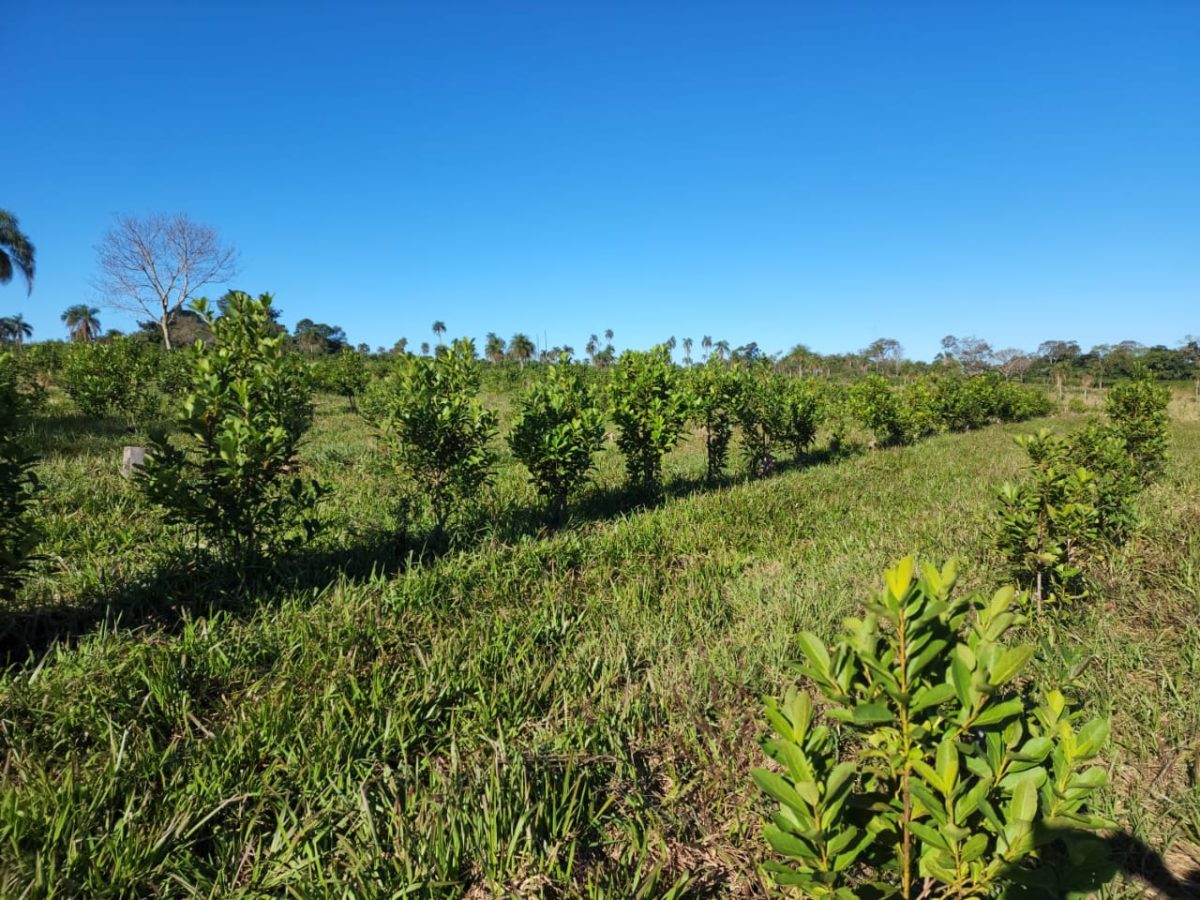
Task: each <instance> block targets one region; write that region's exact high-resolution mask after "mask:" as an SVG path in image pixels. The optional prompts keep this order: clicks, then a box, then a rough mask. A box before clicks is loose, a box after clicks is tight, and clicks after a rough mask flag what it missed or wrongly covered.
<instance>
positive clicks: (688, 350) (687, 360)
mask: <svg viewBox="0 0 1200 900" xmlns="http://www.w3.org/2000/svg"><path fill="white" fill-rule="evenodd" d="M683 363H684V365H687V366H690V365H691V364H692V339H691V338H689V337H685V338H684V339H683Z"/></svg>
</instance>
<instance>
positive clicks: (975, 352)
mask: <svg viewBox="0 0 1200 900" xmlns="http://www.w3.org/2000/svg"><path fill="white" fill-rule="evenodd" d="M942 351H943V358H942V361H943V362H950V361H955V362H957V363H958V365H959V366H960V367H961V368H962V370H963V372H965V373H966V374H968V375H975V374H978V373H979V372H982V371H984V370H985V369H987V368H988V366H990V365H991V363H992V357H993V351H992V345H991V344H989V343H988V342H987V341H985V340H983V339H982V338H977V337H975V336H973V335H972V336H969V337H961V338H960V337H955V336H954V335H952V334H948V335H946V336H945V337H944V338H942Z"/></svg>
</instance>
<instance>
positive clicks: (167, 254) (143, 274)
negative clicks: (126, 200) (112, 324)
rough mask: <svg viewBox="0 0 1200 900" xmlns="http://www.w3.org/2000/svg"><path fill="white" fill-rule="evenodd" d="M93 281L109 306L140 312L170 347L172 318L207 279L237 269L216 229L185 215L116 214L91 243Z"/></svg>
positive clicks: (219, 279)
mask: <svg viewBox="0 0 1200 900" xmlns="http://www.w3.org/2000/svg"><path fill="white" fill-rule="evenodd" d="M96 252H97V255H98V257H99V260H98V262H99V274H98V276H97V278H96V282H95V285H96V287H97V289H99V291H100V293H101V294H102V295H103V296H104V298H105V301H106V302H107V304H108V305H109V306H111V307H113V308H114V309H121V310H126V311H128V312H139V311H140V312H144V313H146V314H147V315H149V316H151V317H152V318H153V319H154V320H155V321H157V322H158V324H159V329H160V331H161V332H162V340H163V346H164V347H166V348H167V349H168V350H170V349H171V346H172V343H171V333H170V324H171V319H172V317H173V316H174V315H175V314H177V313H178V312H179V311H180V310H182V309H183V305H184V303H186V302H187V301H188V300H190V299H192V297H193V295H194V294H195V293H196V292H198V291H199V290H200V289H201V288H202V287H204V286H205V285H208V284H223V283H225V282H227V281H229V280H230V279H231V278H233V276H234V275H235V274H236V273H237V251H236V250H235V249H234V248H233V247H232V246H230V245H226V244H224V243H223V242H222V241H221V239H220V236H219V235H218V234H217V232H216V230H215V229H213V228H210V227H209V226H207V225H202V224H200V223H199V222H193V221H192V220H191V219H189V218H188V217H187V216H186V215H184V214H182V213H179V214H176V215H162V214H155V215H151V216H147V217H146V218H138V217H136V216H128V215H120V216H117V218H116V221H115V223H114V224H113V227H112V228H110V229H109V230H108V231H107V232H106V233H105V234H104V236H103V237H102V238H101V239H100V243H99V244H97V245H96Z"/></svg>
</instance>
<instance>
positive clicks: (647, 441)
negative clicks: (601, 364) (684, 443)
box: [609, 346, 691, 495]
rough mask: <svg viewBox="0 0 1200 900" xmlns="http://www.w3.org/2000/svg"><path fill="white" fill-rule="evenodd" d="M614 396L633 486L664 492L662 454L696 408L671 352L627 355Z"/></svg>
mask: <svg viewBox="0 0 1200 900" xmlns="http://www.w3.org/2000/svg"><path fill="white" fill-rule="evenodd" d="M609 397H610V403H611V408H612V417H613V420H614V421H615V422H616V425H617V432H618V433H617V446H618V447H619V448H620V449H621V452H622V453H623V454H624V455H625V471H626V473H627V475H628V477H629V482H630V484H632V485H634V486H635V487H636V488H638V489H639V490H641V491H643V492H645V493H647V494H651V495H654V494H657V493H659V492H660V491H661V490H662V462H663V457H664V456H666V454H667V452H668V451H669V450H670V449H671V448H672V447H674V446H675V445H676V444H677V443H679V439H680V438H681V437H682V436H683V429H684V428H685V426H686V425H687V422H688V417H689V414H690V412H691V404H690V402H689V399H688V395H687V391H686V390H684V385H683V383H682V375H681V373H680V371H679V370H678V369H677V368H676V367H675V366H674V364H672V362H671V354H670V351H668V350H667V348H666V347H662V346H659V347H655V348H654V349H653V350H649V351H641V350H626V351H625V352H624V353H622V354H621V355H620V357H619V358H618V359H617V363H616V365H615V366H613V369H612V374H611V376H610V380H609Z"/></svg>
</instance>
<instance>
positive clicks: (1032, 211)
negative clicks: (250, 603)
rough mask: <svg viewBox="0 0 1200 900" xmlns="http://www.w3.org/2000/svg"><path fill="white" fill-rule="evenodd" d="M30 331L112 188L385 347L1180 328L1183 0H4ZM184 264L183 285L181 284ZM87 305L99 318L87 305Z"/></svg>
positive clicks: (91, 238) (1186, 198)
mask: <svg viewBox="0 0 1200 900" xmlns="http://www.w3.org/2000/svg"><path fill="white" fill-rule="evenodd" d="M0 18H2V19H3V22H4V37H3V38H2V40H3V44H4V58H5V62H6V65H5V69H6V83H7V89H6V91H5V103H4V110H3V113H2V116H0V129H3V132H4V136H3V140H0V173H2V174H0V207H4V208H7V209H10V210H11V211H12V212H14V213H15V214H16V215H17V216H18V217H19V218H20V221H21V225H22V227H23V228H24V230H25V231H26V233H28V234H29V236H30V237H31V238H32V239H33V240H34V242H35V244H36V245H37V249H38V275H37V280H36V284H35V287H34V291H33V295H32V296H31V297H28V298H27V297H26V296H25V291H24V287H23V286H21V285H18V284H17V282H15V281H14V282H13V284H11V285H9V286H8V287H4V288H0V315H2V314H9V313H12V312H17V311H21V312H23V313H24V314H25V316H26V318H27V319H29V320H30V321H31V322H32V323H33V324H34V326H35V328H36V332H35V338H37V337H42V338H44V337H58V336H60V335H62V336H65V330H64V329H63V327H62V325H61V323H60V322H59V315H60V314H61V312H62V310H63V309H64V308H65V307H67V306H68V305H70V304H73V303H78V302H87V301H94V299H95V297H94V293H93V292H92V290H91V288H90V287H89V280H90V278H91V276H92V275H93V273H94V265H95V252H94V245H95V243H96V241H97V239H98V238H99V236H100V235H101V233H102V232H103V231H104V230H105V228H106V226H107V224H108V222H109V221H110V219H111V217H112V215H113V214H114V213H117V212H131V213H147V212H152V211H164V212H168V211H185V212H187V213H189V214H190V215H192V216H193V217H194V218H197V219H199V220H201V221H204V222H206V223H208V224H211V225H213V226H216V227H217V228H218V229H219V230H220V232H221V233H222V235H223V236H224V237H226V238H227V239H228V240H230V241H232V242H233V243H235V244H236V245H237V246H238V247H239V248H240V250H241V255H242V262H243V266H242V275H241V276H240V277H239V278H238V280H237V283H236V286H238V287H241V288H242V289H244V290H247V291H251V292H253V293H258V292H261V291H272V292H274V293H275V295H276V302H277V305H278V306H279V307H281V308H282V309H283V311H284V320H285V322H287V323H288V324H289V325H290V324H293V323H294V322H295V321H296V320H297V319H299V318H303V317H309V318H313V319H316V320H318V321H325V322H329V323H332V324H336V325H340V326H342V327H343V328H345V329H346V331H347V333H348V335H349V337H350V339H351V340H352V341H353V342H355V343H358V342H366V343H368V344H370V345H371V346H372V347H374V346H376V345H380V344H383V345H387V346H390V345H391V344H392V343H393V342H394V341H395V340H396V339H397V338H398V337H400V336H402V335H403V336H407V337H408V338H409V340H410V342H412V343H414V344H416V343H420V342H421V341H422V340H432V335H431V333H430V324H431V323H432V322H433V320H434V319H435V318H437V319H444V320H445V321H446V323H447V325H448V327H449V334H450V335H459V334H470V335H473V336H476V337H482V335H483V334H484V333H486V332H488V331H497V332H499V333H501V334H502V335H505V336H508V335H511V334H512V333H513V332H514V331H517V330H522V331H525V332H528V333H529V334H531V335H535V336H536V338H537V340H538V341H539V342H541V341H542V340H543V339H544V340H545V341H546V342H548V343H549V344H560V343H568V344H571V345H573V346H574V347H575V348H576V350H577V351H582V348H583V345H584V343H585V342H586V340H587V336H588V335H589V334H590V333H592V332H600V331H603V329H605V328H612V329H614V330H615V331H616V338H617V339H616V343H617V344H618V346H619V347H624V346H648V345H649V344H652V343H654V342H657V341H659V340H663V339H665V338H667V337H668V336H670V335H675V336H677V337H678V338H680V339H682V338H683V337H685V336H689V335H690V336H692V337H694V338H695V339H696V341H697V343H698V342H699V339H700V337H701V336H702V335H704V334H711V335H712V336H713V337H714V339H721V338H724V339H726V340H729V341H730V342H731V343H732V344H733V345H735V346H736V345H738V344H741V343H744V342H746V341H751V340H754V341H757V342H758V343H759V344H760V346H762V347H763V348H764V349H765V350H767V351H770V352H773V351H781V350H786V349H787V348H789V347H791V346H792V345H794V344H796V343H801V342H802V343H806V344H808V345H809V346H810V347H812V348H813V349H816V350H819V351H822V352H833V351H839V350H854V349H859V348H861V347H863V346H865V345H866V344H868V343H869V342H870V341H871V340H872V339H874V338H877V337H880V336H888V337H895V338H897V339H899V340H900V341H901V343H902V344H903V345H904V346H905V348H906V349H907V351H908V352H909V354H910V355H912V356H914V357H918V358H920V357H924V358H928V357H929V356H931V355H932V354H933V353H935V352H936V350H937V347H938V342H939V339H940V338H941V337H942V336H943V335H944V334H947V333H953V334H958V335H969V334H974V335H978V336H980V337H984V338H986V339H988V340H990V341H991V342H992V343H993V345H994V346H998V347H999V346H1018V347H1023V348H1026V349H1030V348H1033V347H1036V345H1037V344H1038V343H1039V342H1040V341H1042V340H1044V339H1046V338H1065V339H1076V340H1078V341H1079V342H1080V343H1081V344H1083V345H1084V346H1085V347H1087V346H1090V345H1091V344H1093V343H1100V342H1115V341H1119V340H1122V339H1126V338H1131V339H1135V340H1140V341H1142V342H1144V343H1148V344H1151V343H1166V344H1168V345H1174V344H1175V343H1176V342H1177V341H1178V340H1179V339H1180V338H1182V337H1183V335H1184V334H1186V333H1200V3H1197V2H1195V0H1179V2H1173V3H1168V2H1150V0H1127V2H1123V3H1105V2H1097V0H1088V2H1083V0H1079V2H1058V3H1055V2H1049V3H1048V2H1032V3H1008V2H1005V3H962V2H947V3H932V2H930V3H925V2H918V0H913V2H891V0H887V2H884V0H879V2H872V3H860V2H841V0H839V2H825V0H822V2H807V3H805V2H790V3H778V4H768V3H732V2H727V3H700V2H688V3H684V2H678V3H653V2H644V0H640V2H606V3H595V4H589V3H577V2H570V0H564V2H542V3H507V2H489V3H479V4H468V3H453V2H438V3H428V4H417V3H399V2H383V0H380V2H376V3H356V2H347V0H343V2H338V3H333V2H330V3H310V2H304V0H292V2H286V3H284V2H278V3H272V2H265V0H247V2H221V0H209V2H204V3H183V2H164V0H152V2H150V0H147V2H142V3H136V2H122V0H114V2H110V3H96V2H92V0H87V2H84V0H80V2H76V3H67V2H63V0H38V2H33V3H21V4H12V5H11V6H8V7H6V8H5V9H4V11H3V13H2V14H0ZM213 293H214V294H215V293H219V291H213ZM101 320H102V322H103V324H104V325H105V326H106V327H111V326H117V327H124V328H128V327H129V326H130V324H131V320H130V319H129V318H128V317H125V316H122V315H120V314H118V313H115V312H106V313H105V314H104V315H102V316H101Z"/></svg>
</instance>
